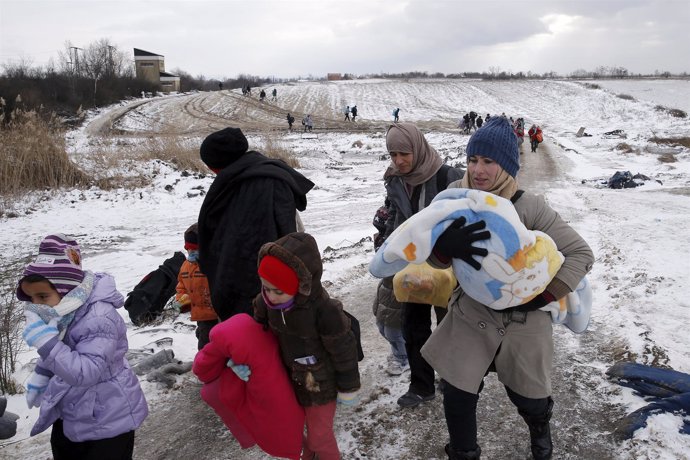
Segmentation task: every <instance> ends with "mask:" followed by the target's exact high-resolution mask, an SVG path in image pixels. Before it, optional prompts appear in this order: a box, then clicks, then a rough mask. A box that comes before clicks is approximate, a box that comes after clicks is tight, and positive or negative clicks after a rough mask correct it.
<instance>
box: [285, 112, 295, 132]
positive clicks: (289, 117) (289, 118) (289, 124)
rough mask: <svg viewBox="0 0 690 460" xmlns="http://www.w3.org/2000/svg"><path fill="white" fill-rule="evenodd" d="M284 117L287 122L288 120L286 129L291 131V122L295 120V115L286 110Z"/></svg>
mask: <svg viewBox="0 0 690 460" xmlns="http://www.w3.org/2000/svg"><path fill="white" fill-rule="evenodd" d="M286 118H287V122H288V130H289V131H292V124H293V123H294V122H295V117H293V116H292V115H290V112H288V114H287V117H286Z"/></svg>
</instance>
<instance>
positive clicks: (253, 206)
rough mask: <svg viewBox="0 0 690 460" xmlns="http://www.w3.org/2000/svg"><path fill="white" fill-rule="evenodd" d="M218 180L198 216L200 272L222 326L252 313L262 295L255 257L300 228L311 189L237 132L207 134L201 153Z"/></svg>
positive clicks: (310, 184) (310, 183) (289, 169)
mask: <svg viewBox="0 0 690 460" xmlns="http://www.w3.org/2000/svg"><path fill="white" fill-rule="evenodd" d="M199 153H200V156H201V160H202V161H203V162H204V163H205V164H206V166H208V167H209V168H210V169H211V170H212V171H213V172H215V173H216V174H217V175H216V178H215V179H214V180H213V183H212V184H211V187H210V188H209V190H208V193H207V194H206V196H205V198H204V202H203V204H202V205H201V210H200V211H199V218H198V223H199V267H201V272H202V273H204V274H205V275H206V277H207V278H208V285H209V287H210V288H211V304H212V305H213V308H214V310H216V313H217V314H218V318H219V319H220V320H221V321H224V320H226V319H228V318H229V317H231V316H233V315H235V314H237V313H250V312H251V311H252V308H251V305H252V300H253V299H254V297H256V295H257V294H258V293H259V292H260V291H261V283H260V282H259V277H258V275H257V274H256V260H257V259H256V257H257V254H258V253H259V249H260V248H261V246H262V245H263V244H264V243H267V242H269V241H275V240H277V239H278V238H280V237H281V236H284V235H287V234H289V233H292V232H294V231H296V230H297V229H298V226H299V228H301V222H300V220H299V214H298V213H297V211H304V210H305V209H306V207H307V193H308V192H309V190H311V189H312V188H313V187H314V183H313V182H312V181H310V180H309V179H307V178H306V177H304V176H303V175H302V174H300V173H299V172H297V171H296V170H295V169H293V168H292V167H290V166H288V165H287V164H286V163H285V162H284V161H281V160H274V159H271V158H267V157H266V156H264V155H263V154H261V153H259V152H257V151H254V150H249V143H248V142H247V138H246V137H245V136H244V134H243V133H242V130H241V129H239V128H225V129H222V130H220V131H216V132H215V133H212V134H210V135H209V136H208V137H206V139H204V141H203V142H202V144H201V148H200V149H199Z"/></svg>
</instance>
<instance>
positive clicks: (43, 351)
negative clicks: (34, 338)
mask: <svg viewBox="0 0 690 460" xmlns="http://www.w3.org/2000/svg"><path fill="white" fill-rule="evenodd" d="M59 341H60V339H59V338H58V336H57V335H56V336H55V337H53V338H51V339H50V340H48V341H47V342H46V343H44V344H43V345H42V346H41V348H39V349H38V354H39V356H40V357H41V358H43V359H46V358H47V357H48V355H49V354H50V351H51V350H52V349H53V347H55V344H56V343H58V342H59Z"/></svg>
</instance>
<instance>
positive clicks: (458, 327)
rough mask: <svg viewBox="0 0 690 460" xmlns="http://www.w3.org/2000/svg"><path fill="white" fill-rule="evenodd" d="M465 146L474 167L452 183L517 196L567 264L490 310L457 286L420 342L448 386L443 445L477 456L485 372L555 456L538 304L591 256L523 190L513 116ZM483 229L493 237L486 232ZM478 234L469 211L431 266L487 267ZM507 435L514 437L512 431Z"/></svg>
mask: <svg viewBox="0 0 690 460" xmlns="http://www.w3.org/2000/svg"><path fill="white" fill-rule="evenodd" d="M466 150H467V173H466V174H465V176H464V177H463V178H462V180H461V181H459V182H458V183H453V184H451V185H450V187H451V188H452V187H456V186H457V187H460V188H465V189H475V190H481V191H483V192H489V193H491V194H493V195H496V196H500V197H502V198H504V199H507V200H511V201H512V202H513V205H514V207H515V210H516V211H517V215H518V216H519V218H520V221H521V222H522V223H523V224H524V226H525V227H526V228H527V229H528V230H536V231H541V232H544V233H546V234H547V235H548V236H549V237H551V239H553V241H554V242H555V244H556V246H557V248H558V250H559V251H560V252H561V253H562V254H563V256H564V257H565V260H564V262H563V264H562V265H561V267H560V268H559V269H558V271H557V272H556V274H555V276H554V277H553V278H552V279H551V281H550V282H549V284H548V285H547V287H546V289H545V290H544V291H543V292H541V293H539V294H537V295H536V296H535V297H533V299H532V300H530V301H528V302H527V303H524V304H522V305H518V306H517V307H511V308H507V309H503V310H493V309H491V308H489V307H488V306H486V305H483V304H482V303H480V302H479V301H477V300H475V299H473V298H471V297H470V296H468V295H467V294H466V293H464V292H462V290H461V289H456V291H455V292H454V294H453V297H452V298H451V302H450V304H449V306H448V314H447V315H446V318H445V320H444V321H443V323H442V324H441V325H439V327H437V328H436V329H435V330H434V333H433V334H432V335H431V337H430V338H429V340H428V341H427V343H426V345H425V346H424V348H422V355H423V356H424V357H425V358H426V359H427V361H428V362H429V363H431V365H432V366H433V367H434V369H436V371H437V372H438V373H439V375H440V376H441V377H442V378H443V381H444V382H445V384H444V386H443V408H444V414H445V418H446V425H447V427H448V433H449V438H450V442H449V443H448V444H446V446H445V450H446V453H447V455H448V458H449V459H450V460H466V459H479V458H480V456H481V449H480V447H479V445H478V443H477V403H478V401H479V394H480V393H481V391H482V389H483V387H484V377H485V376H486V375H487V373H488V372H490V371H491V372H496V373H497V374H498V380H499V381H500V382H501V383H502V384H503V385H504V387H505V390H506V392H507V394H508V398H509V399H510V401H511V402H512V403H513V405H515V406H516V408H517V411H518V414H519V415H520V416H521V417H522V419H523V420H524V421H525V422H526V424H527V427H528V429H529V433H530V446H531V451H532V456H533V458H534V459H537V460H546V459H550V458H552V455H553V445H552V441H551V430H550V425H549V423H550V422H549V421H550V419H551V415H552V412H553V406H554V403H553V399H552V398H551V394H552V389H551V388H552V387H551V372H552V369H551V367H552V361H553V352H554V344H553V328H552V320H551V314H550V313H549V312H547V311H541V310H539V309H540V308H542V307H544V306H545V305H547V304H549V303H550V302H552V301H554V300H559V299H562V298H563V297H565V296H566V295H567V294H568V293H570V292H572V291H574V290H575V289H576V287H577V286H578V284H579V283H580V281H581V280H582V278H583V277H584V276H585V275H586V274H587V272H589V271H590V269H591V268H592V264H593V263H594V255H593V253H592V250H591V249H590V247H589V246H588V245H587V243H586V242H585V241H584V239H583V238H582V237H581V236H580V235H579V234H578V233H577V232H576V231H575V230H574V229H573V228H572V227H570V225H568V224H567V223H566V222H565V221H564V220H563V219H562V218H561V217H559V215H558V213H557V212H556V211H555V210H553V209H552V208H551V207H550V206H549V205H548V204H547V203H546V201H545V200H544V198H543V197H542V196H540V195H535V194H532V193H528V192H523V191H522V190H518V182H517V174H518V171H519V170H520V153H519V151H518V147H517V142H516V141H515V134H514V132H513V127H512V126H511V124H510V122H509V121H508V120H507V119H506V118H503V117H496V118H492V119H491V121H489V122H487V123H485V124H484V126H483V127H482V129H480V130H478V131H476V132H475V133H474V134H473V135H472V137H471V138H470V140H469V142H468V144H467V148H466ZM481 223H484V222H483V221H479V222H475V223H472V224H471V225H469V226H467V227H471V226H477V224H481ZM475 228H478V229H481V226H477V227H475ZM481 233H484V236H487V235H488V234H489V232H488V231H486V230H485V231H484V232H481ZM473 235H476V234H473ZM471 236H472V235H468V232H467V228H465V226H464V217H463V218H461V219H458V220H457V221H456V222H455V223H453V224H452V225H450V226H449V227H447V228H446V230H445V231H444V232H443V233H442V234H441V235H440V236H439V237H438V239H437V240H436V243H435V245H434V247H433V251H432V255H431V257H429V259H428V262H429V263H430V264H431V265H432V266H435V267H437V268H444V267H448V266H450V264H451V263H452V262H453V259H460V260H462V261H464V263H468V264H470V265H471V266H472V267H473V268H474V269H476V270H480V268H481V267H482V265H481V262H482V257H483V256H486V255H487V254H488V253H487V251H486V249H484V248H474V247H472V246H471V245H470V241H471ZM489 238H493V237H491V236H490V237H489ZM485 239H486V238H485ZM471 249H474V250H476V249H480V250H483V254H479V253H478V252H476V251H475V252H474V254H475V255H472V254H473V251H471ZM475 264H476V265H475ZM504 434H505V436H504V437H506V438H508V437H509V438H511V442H512V441H513V439H512V438H513V437H514V436H513V435H512V433H504ZM493 442H495V440H494V441H493Z"/></svg>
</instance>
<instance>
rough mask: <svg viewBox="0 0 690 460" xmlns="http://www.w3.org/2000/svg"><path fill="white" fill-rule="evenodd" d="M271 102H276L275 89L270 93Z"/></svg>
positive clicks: (276, 93) (276, 92) (276, 94)
mask: <svg viewBox="0 0 690 460" xmlns="http://www.w3.org/2000/svg"><path fill="white" fill-rule="evenodd" d="M271 100H272V101H277V100H278V90H277V89H275V88H273V91H271Z"/></svg>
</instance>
